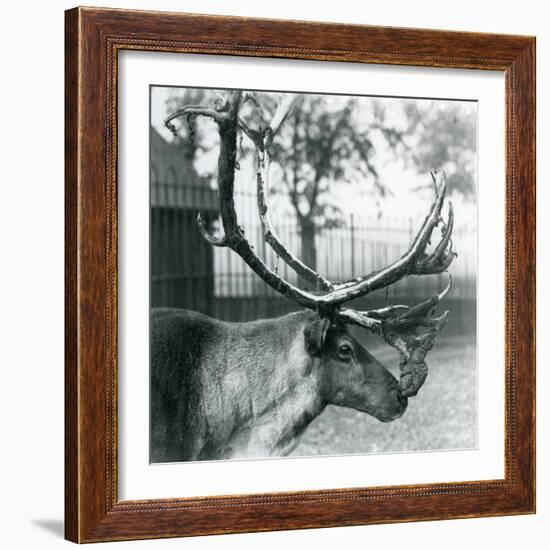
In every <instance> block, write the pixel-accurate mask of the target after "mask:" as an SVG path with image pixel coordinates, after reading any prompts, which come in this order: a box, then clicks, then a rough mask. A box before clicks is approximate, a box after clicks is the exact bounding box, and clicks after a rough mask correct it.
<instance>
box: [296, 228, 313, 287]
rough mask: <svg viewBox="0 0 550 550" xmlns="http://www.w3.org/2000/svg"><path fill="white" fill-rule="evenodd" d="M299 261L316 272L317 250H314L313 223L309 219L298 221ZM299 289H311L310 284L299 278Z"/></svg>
mask: <svg viewBox="0 0 550 550" xmlns="http://www.w3.org/2000/svg"><path fill="white" fill-rule="evenodd" d="M300 237H301V245H302V251H301V259H302V261H303V262H304V263H305V264H306V265H307V266H308V267H310V268H311V269H313V270H315V271H317V249H316V248H315V223H314V222H313V221H312V220H310V219H309V218H301V219H300ZM300 287H302V288H311V283H310V282H308V281H306V280H304V279H302V278H300Z"/></svg>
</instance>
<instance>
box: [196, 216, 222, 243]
mask: <svg viewBox="0 0 550 550" xmlns="http://www.w3.org/2000/svg"><path fill="white" fill-rule="evenodd" d="M197 225H198V226H199V231H200V233H201V235H202V237H203V238H204V239H205V240H206V241H207V242H208V243H210V244H211V245H212V246H220V247H224V246H227V239H226V238H225V235H223V236H221V237H216V236H215V235H212V234H211V233H209V232H208V229H207V228H206V223H205V221H204V219H203V217H202V214H201V213H200V212H199V213H198V214H197Z"/></svg>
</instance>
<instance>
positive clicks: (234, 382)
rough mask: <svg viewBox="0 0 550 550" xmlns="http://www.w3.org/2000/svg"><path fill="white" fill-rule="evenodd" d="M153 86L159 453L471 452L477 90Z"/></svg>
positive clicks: (153, 400) (154, 365) (153, 393)
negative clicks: (387, 92)
mask: <svg viewBox="0 0 550 550" xmlns="http://www.w3.org/2000/svg"><path fill="white" fill-rule="evenodd" d="M149 92H150V142H149V152H150V157H149V158H150V166H149V168H150V195H149V196H150V250H149V255H150V295H149V303H150V349H149V357H150V367H149V368H150V373H149V377H150V403H149V406H150V410H149V418H150V430H149V450H150V454H149V460H150V462H151V463H171V462H186V461H205V460H208V461H210V460H242V459H265V458H278V457H307V456H330V455H349V454H368V453H397V452H422V451H449V450H466V449H475V448H476V447H477V444H478V394H477V392H478V389H477V388H478V374H477V368H478V366H477V341H476V333H477V323H476V310H477V307H476V304H477V299H476V298H477V294H476V287H477V269H478V260H477V253H478V252H477V250H478V249H477V242H478V239H477V237H478V229H477V204H478V200H477V170H478V154H477V149H478V147H477V133H478V111H477V108H478V104H477V102H476V101H472V100H462V99H460V98H457V99H452V100H451V99H438V98H426V97H381V96H367V95H362V96H357V95H337V94H321V93H319V94H316V93H309V92H308V93H305V92H301V91H289V90H275V91H259V90H239V89H210V88H203V87H190V86H165V85H162V86H161V85H151V86H150V89H149Z"/></svg>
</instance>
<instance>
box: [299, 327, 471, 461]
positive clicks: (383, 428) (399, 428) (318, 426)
mask: <svg viewBox="0 0 550 550" xmlns="http://www.w3.org/2000/svg"><path fill="white" fill-rule="evenodd" d="M369 350H370V351H371V352H372V353H373V355H375V356H376V357H377V358H378V359H379V360H380V361H381V362H382V363H384V364H385V365H387V366H388V367H390V370H392V372H393V374H394V375H396V371H395V370H394V368H393V367H391V366H392V365H398V356H397V353H396V352H394V350H392V349H391V348H388V347H384V348H379V349H374V350H373V349H372V347H369ZM428 367H429V369H430V372H429V375H428V378H427V380H426V382H425V384H424V386H423V387H422V389H421V390H420V392H419V393H418V395H417V396H416V397H414V398H411V399H410V400H409V407H408V409H407V411H406V412H405V414H404V415H403V416H402V417H401V418H400V419H398V420H395V421H394V422H391V423H388V424H385V423H382V422H379V421H378V420H376V419H375V418H373V417H371V416H369V415H368V414H365V413H361V412H358V411H355V410H352V409H346V408H343V407H336V406H333V405H329V406H328V407H327V408H326V409H325V411H324V412H323V413H322V414H321V415H320V416H319V417H318V418H317V419H315V420H314V421H313V422H312V424H311V425H310V426H309V428H308V429H307V430H306V432H305V434H304V435H303V437H302V440H301V442H300V444H299V445H298V447H296V449H295V450H294V452H293V453H292V455H293V456H307V455H327V454H350V453H378V452H400V451H427V450H443V449H446V450H449V449H471V448H475V447H476V445H477V374H476V368H477V367H476V346H475V337H470V338H464V337H461V338H447V339H440V340H439V341H438V342H437V345H436V347H434V349H433V350H432V351H431V352H430V354H429V355H428ZM397 370H398V368H397Z"/></svg>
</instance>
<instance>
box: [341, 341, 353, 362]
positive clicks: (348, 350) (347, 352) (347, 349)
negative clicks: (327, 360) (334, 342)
mask: <svg viewBox="0 0 550 550" xmlns="http://www.w3.org/2000/svg"><path fill="white" fill-rule="evenodd" d="M352 354H353V349H352V347H351V346H350V345H349V344H342V345H340V347H339V348H338V355H340V357H342V358H345V359H347V358H349V357H351V356H352Z"/></svg>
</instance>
